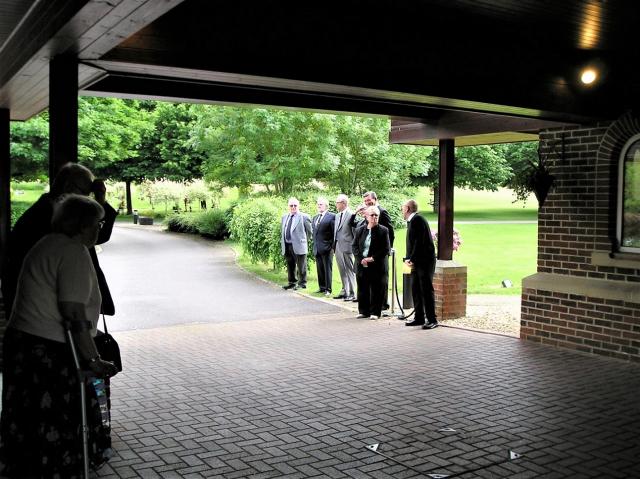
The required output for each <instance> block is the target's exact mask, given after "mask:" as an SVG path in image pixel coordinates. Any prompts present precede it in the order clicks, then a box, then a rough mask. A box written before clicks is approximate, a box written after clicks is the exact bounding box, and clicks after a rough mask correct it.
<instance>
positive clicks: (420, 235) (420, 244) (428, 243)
mask: <svg viewBox="0 0 640 479" xmlns="http://www.w3.org/2000/svg"><path fill="white" fill-rule="evenodd" d="M405 258H406V259H409V260H411V262H412V263H414V264H415V265H416V266H417V267H419V268H420V267H431V266H432V265H433V263H434V262H435V260H436V249H435V246H434V244H433V238H432V237H431V229H430V228H429V223H428V222H427V220H425V219H424V218H423V217H422V216H420V215H418V214H416V215H414V216H413V218H411V221H409V222H408V223H407V253H406V255H405Z"/></svg>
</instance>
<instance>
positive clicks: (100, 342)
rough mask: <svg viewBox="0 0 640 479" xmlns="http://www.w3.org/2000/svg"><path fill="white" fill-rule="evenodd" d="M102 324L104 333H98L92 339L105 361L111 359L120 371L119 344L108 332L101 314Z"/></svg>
mask: <svg viewBox="0 0 640 479" xmlns="http://www.w3.org/2000/svg"><path fill="white" fill-rule="evenodd" d="M102 324H103V326H104V334H100V333H98V334H97V335H96V337H95V338H93V341H94V342H95V343H96V348H97V349H98V354H100V357H101V358H102V359H104V360H105V361H111V362H112V363H113V364H115V366H116V368H117V369H118V372H120V371H122V358H120V346H118V342H117V341H116V340H115V339H114V338H113V336H111V335H110V334H109V331H108V330H107V321H106V320H105V318H104V314H103V315H102Z"/></svg>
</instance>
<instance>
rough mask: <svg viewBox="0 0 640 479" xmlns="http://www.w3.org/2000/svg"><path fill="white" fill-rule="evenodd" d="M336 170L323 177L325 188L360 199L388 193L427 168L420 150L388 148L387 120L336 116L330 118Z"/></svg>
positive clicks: (419, 148) (413, 148)
mask: <svg viewBox="0 0 640 479" xmlns="http://www.w3.org/2000/svg"><path fill="white" fill-rule="evenodd" d="M333 123H334V129H335V140H334V141H333V142H332V156H333V157H334V160H333V163H334V164H335V166H334V167H333V168H332V169H331V170H329V171H328V173H327V174H326V175H325V176H324V177H323V179H324V180H325V181H326V182H327V184H328V185H330V186H332V187H334V188H335V189H337V190H339V191H341V192H343V193H346V194H356V195H359V194H361V193H364V192H365V191H367V190H370V189H375V190H376V191H382V192H383V191H387V190H389V189H391V188H399V187H403V186H406V185H407V184H408V183H409V180H410V177H411V176H412V175H418V174H420V173H422V172H423V171H424V170H425V168H426V167H427V165H426V153H425V150H424V148H423V147H415V146H410V145H391V144H389V120H388V119H386V118H363V117H354V116H345V115H338V116H336V117H334V118H333Z"/></svg>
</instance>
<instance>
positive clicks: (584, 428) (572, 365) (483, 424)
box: [99, 293, 640, 478]
mask: <svg viewBox="0 0 640 479" xmlns="http://www.w3.org/2000/svg"><path fill="white" fill-rule="evenodd" d="M283 294H286V293H283ZM116 337H117V339H118V340H119V342H120V344H121V347H122V350H123V358H124V361H125V368H126V370H125V372H123V373H121V374H120V375H119V376H117V377H116V378H114V380H113V397H112V400H113V430H114V431H113V437H114V446H115V449H116V450H117V457H115V458H113V459H112V461H111V462H110V463H109V464H108V465H107V466H106V467H104V468H103V469H102V470H101V471H100V473H99V477H105V478H106V477H109V478H116V477H117V478H132V477H143V478H154V477H162V478H174V477H184V478H201V477H225V478H243V477H256V478H258V477H264V478H268V477H330V478H334V477H335V478H341V477H375V478H403V477H407V478H408V477H429V476H428V475H427V474H443V475H450V476H452V475H454V474H455V477H464V478H475V477H480V478H492V477H495V478H503V477H504V478H506V477H508V478H565V477H566V478H582V477H585V478H587V477H607V478H618V477H619V478H623V477H640V464H639V461H640V447H639V446H638V445H637V438H638V436H639V433H640V401H638V398H639V397H640V366H639V365H634V364H627V363H623V362H619V361H615V360H609V359H606V358H599V357H590V356H585V355H581V354H576V353H572V352H563V351H556V350H554V349H551V348H548V347H544V346H539V345H535V344H527V343H522V342H521V341H519V340H517V339H514V338H509V337H504V336H497V335H487V334H480V333H474V332H470V331H463V330H456V329H451V328H438V329H436V330H433V331H422V330H420V329H419V328H418V329H416V328H406V327H404V326H403V324H402V323H401V322H399V321H396V320H379V321H369V320H357V319H354V318H353V317H352V316H348V315H347V314H346V313H344V312H337V313H326V314H321V315H311V316H309V315H307V316H306V317H291V316H289V317H282V318H268V319H257V320H253V321H247V320H243V321H236V322H234V321H228V322H222V323H218V324H200V325H188V326H172V327H166V328H155V329H146V330H138V331H127V332H118V333H117V336H116ZM443 429H444V431H443ZM374 443H379V448H378V452H379V453H381V454H384V455H385V456H386V457H385V456H383V455H381V454H376V453H375V452H373V451H371V450H369V449H367V448H366V446H367V445H371V444H374ZM510 451H513V452H514V453H516V454H519V455H521V457H520V458H517V459H513V460H509V459H508V458H509V453H510ZM498 463H500V464H498ZM492 464H493V465H492ZM485 466H486V467H485ZM479 468H481V469H479ZM473 470H475V472H467V473H464V474H461V473H463V472H464V471H473Z"/></svg>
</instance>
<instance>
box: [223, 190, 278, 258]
mask: <svg viewBox="0 0 640 479" xmlns="http://www.w3.org/2000/svg"><path fill="white" fill-rule="evenodd" d="M281 204H283V203H282V200H281V199H280V198H277V199H276V198H273V197H269V198H266V197H265V198H252V199H249V200H246V201H243V202H242V203H239V204H238V205H237V206H236V207H235V208H234V211H233V219H232V220H231V228H230V229H231V234H232V237H233V238H234V239H236V240H238V242H239V243H240V245H241V246H242V248H243V250H244V252H245V253H246V254H247V255H248V257H249V259H250V260H251V261H252V262H254V263H257V262H262V263H268V262H271V263H273V265H274V267H278V266H280V265H281V264H283V259H282V255H281V251H280V232H281V226H280V218H281V215H282V207H281Z"/></svg>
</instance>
